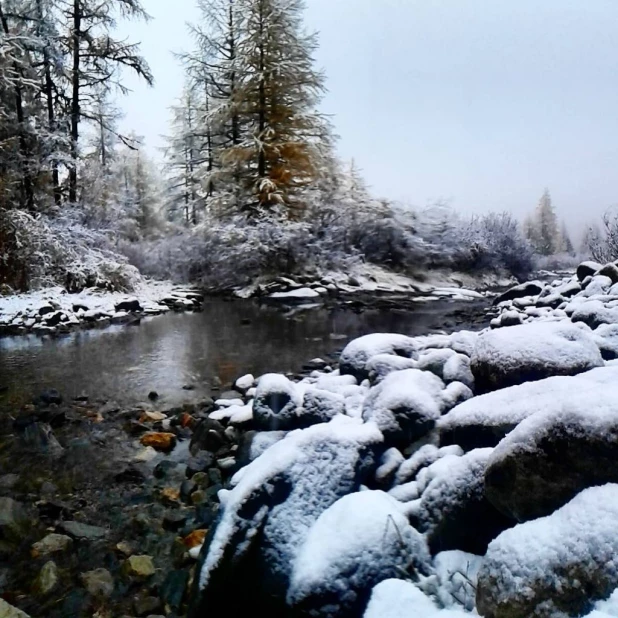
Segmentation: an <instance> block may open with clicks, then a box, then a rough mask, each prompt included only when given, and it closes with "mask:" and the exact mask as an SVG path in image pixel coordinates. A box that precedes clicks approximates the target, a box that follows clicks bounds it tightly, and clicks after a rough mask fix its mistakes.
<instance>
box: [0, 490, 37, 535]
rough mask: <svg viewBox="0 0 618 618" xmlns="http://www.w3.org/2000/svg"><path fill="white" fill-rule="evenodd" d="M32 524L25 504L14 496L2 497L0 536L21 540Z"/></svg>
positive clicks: (0, 499) (0, 500)
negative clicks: (14, 498)
mask: <svg viewBox="0 0 618 618" xmlns="http://www.w3.org/2000/svg"><path fill="white" fill-rule="evenodd" d="M30 526H31V520H30V518H29V517H28V514H27V513H26V510H25V508H24V506H23V505H22V504H21V503H20V502H17V501H16V500H13V498H0V537H2V538H3V539H4V540H6V541H13V542H15V541H19V540H21V539H22V537H23V536H25V535H26V534H27V532H28V530H29V528H30Z"/></svg>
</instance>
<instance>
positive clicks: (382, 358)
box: [365, 354, 417, 384]
mask: <svg viewBox="0 0 618 618" xmlns="http://www.w3.org/2000/svg"><path fill="white" fill-rule="evenodd" d="M416 367H417V361H415V360H413V359H411V358H404V357H403V356H395V355H393V354H376V355H375V356H372V357H371V358H370V359H369V360H368V361H367V364H366V365H365V368H366V370H367V375H368V378H369V381H370V382H371V383H372V384H377V383H378V382H380V381H382V380H383V379H384V378H385V377H386V376H387V375H388V374H389V373H393V372H394V371H401V370H402V369H414V368H416Z"/></svg>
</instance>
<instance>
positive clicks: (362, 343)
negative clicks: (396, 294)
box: [339, 333, 418, 382]
mask: <svg viewBox="0 0 618 618" xmlns="http://www.w3.org/2000/svg"><path fill="white" fill-rule="evenodd" d="M417 348H418V345H417V343H416V342H415V341H414V339H412V338H411V337H406V336H405V335H396V334H383V333H374V334H372V335H365V336H364V337H359V338H358V339H354V340H353V341H351V342H350V343H348V345H347V346H346V347H345V348H344V349H343V352H341V356H340V358H339V371H340V373H341V375H352V376H354V377H355V378H356V379H357V380H358V381H359V382H362V381H363V380H365V379H366V378H368V377H369V372H368V370H367V367H366V365H367V361H368V360H369V359H370V358H371V357H372V356H377V355H378V354H391V355H394V356H402V357H404V358H411V359H415V358H416V357H417Z"/></svg>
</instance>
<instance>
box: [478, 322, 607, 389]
mask: <svg viewBox="0 0 618 618" xmlns="http://www.w3.org/2000/svg"><path fill="white" fill-rule="evenodd" d="M602 365H603V358H602V357H601V353H600V352H599V348H598V347H597V345H596V343H595V342H594V338H593V336H592V335H591V334H590V333H589V332H585V331H584V330H582V329H581V328H578V327H577V326H575V325H574V324H571V323H569V322H533V323H530V324H522V325H521V326H509V327H506V328H501V329H498V330H493V331H487V332H485V333H483V334H482V335H481V336H480V337H479V338H478V340H477V344H476V348H475V350H474V353H473V354H472V359H471V365H470V367H471V370H472V373H473V375H474V380H475V385H476V391H477V393H486V392H489V391H494V390H497V389H500V388H505V387H507V386H514V385H516V384H522V383H523V382H528V381H533V380H541V379H543V378H548V377H550V376H559V375H575V374H578V373H582V372H584V371H588V370H589V369H593V368H594V367H600V366H602Z"/></svg>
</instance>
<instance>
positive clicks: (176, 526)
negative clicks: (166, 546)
mask: <svg viewBox="0 0 618 618" xmlns="http://www.w3.org/2000/svg"><path fill="white" fill-rule="evenodd" d="M188 518H189V514H188V513H187V512H186V511H181V510H176V511H166V512H165V515H163V528H164V529H165V530H172V531H176V530H180V529H181V528H182V527H183V526H184V525H185V522H186V521H187V519H188Z"/></svg>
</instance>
